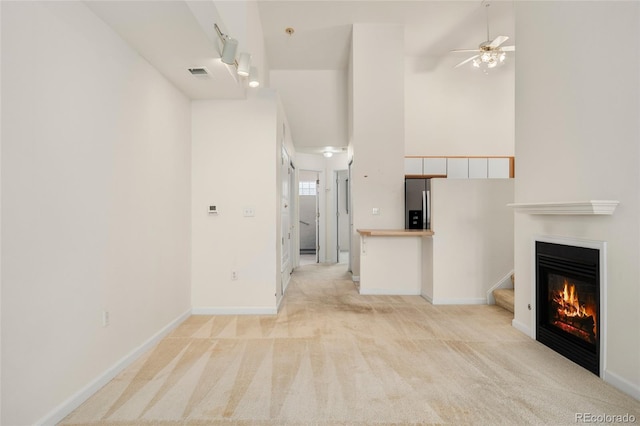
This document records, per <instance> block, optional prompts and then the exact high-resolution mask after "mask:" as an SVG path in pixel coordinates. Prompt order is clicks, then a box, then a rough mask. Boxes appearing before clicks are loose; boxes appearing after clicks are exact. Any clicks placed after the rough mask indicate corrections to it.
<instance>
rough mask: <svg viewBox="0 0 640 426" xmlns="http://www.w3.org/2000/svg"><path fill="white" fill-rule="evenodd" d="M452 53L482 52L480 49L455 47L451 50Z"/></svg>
mask: <svg viewBox="0 0 640 426" xmlns="http://www.w3.org/2000/svg"><path fill="white" fill-rule="evenodd" d="M450 52H451V53H461V52H462V53H468V52H481V50H480V49H455V50H451V51H450Z"/></svg>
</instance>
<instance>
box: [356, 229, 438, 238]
mask: <svg viewBox="0 0 640 426" xmlns="http://www.w3.org/2000/svg"><path fill="white" fill-rule="evenodd" d="M358 233H359V234H360V235H362V236H366V237H430V236H432V235H433V231H432V230H431V229H358Z"/></svg>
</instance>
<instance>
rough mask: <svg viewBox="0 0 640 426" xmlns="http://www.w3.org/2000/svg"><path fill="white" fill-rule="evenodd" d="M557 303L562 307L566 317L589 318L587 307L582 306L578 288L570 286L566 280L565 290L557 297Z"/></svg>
mask: <svg viewBox="0 0 640 426" xmlns="http://www.w3.org/2000/svg"><path fill="white" fill-rule="evenodd" d="M556 302H557V303H558V304H559V305H560V306H561V309H562V310H563V312H562V313H563V314H564V315H565V316H568V317H578V318H582V317H586V316H589V315H588V314H587V310H586V308H585V305H584V304H580V300H579V299H578V292H577V291H576V286H575V285H573V284H571V285H569V283H567V281H566V280H565V281H564V289H563V290H562V291H561V292H559V293H558V295H557V297H556Z"/></svg>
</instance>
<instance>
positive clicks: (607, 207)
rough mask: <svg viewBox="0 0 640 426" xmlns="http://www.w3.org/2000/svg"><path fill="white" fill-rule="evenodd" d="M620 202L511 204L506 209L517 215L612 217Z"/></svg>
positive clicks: (591, 201)
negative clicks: (509, 208) (508, 208)
mask: <svg viewBox="0 0 640 426" xmlns="http://www.w3.org/2000/svg"><path fill="white" fill-rule="evenodd" d="M619 203H620V202H619V201H614V200H589V201H569V202H549V203H546V202H545V203H512V204H507V206H508V207H513V209H514V210H515V211H516V212H518V213H526V214H555V215H612V214H613V212H614V211H615V209H616V207H617V206H618V204H619Z"/></svg>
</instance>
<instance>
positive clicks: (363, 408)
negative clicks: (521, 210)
mask: <svg viewBox="0 0 640 426" xmlns="http://www.w3.org/2000/svg"><path fill="white" fill-rule="evenodd" d="M345 269H346V266H345V265H331V266H327V265H308V266H305V267H303V268H301V270H299V271H296V272H294V274H293V278H292V281H291V284H290V286H289V289H288V291H287V294H286V296H285V300H284V302H283V306H282V308H281V311H280V313H279V314H278V315H277V316H192V317H191V318H189V319H188V320H187V321H185V322H184V323H183V324H182V325H180V326H179V327H178V328H177V329H176V330H175V331H174V332H173V333H172V334H171V335H170V336H168V337H167V338H165V339H164V340H163V341H162V342H161V343H160V344H159V345H158V346H157V347H156V348H155V349H153V350H152V351H150V352H149V353H148V354H146V355H145V356H143V357H142V358H141V359H139V360H138V361H137V362H135V363H134V364H133V365H132V366H130V367H129V368H128V369H126V370H125V371H124V372H123V373H122V374H120V375H119V376H118V377H117V378H116V379H114V380H113V381H111V382H110V383H109V384H107V385H106V386H105V387H104V388H103V389H101V390H100V391H99V392H97V393H96V394H95V395H94V396H93V397H91V398H90V399H89V400H88V401H86V403H84V404H83V405H82V406H81V407H79V408H78V409H77V410H76V411H74V412H73V413H72V414H70V415H69V416H68V417H67V418H66V419H65V420H64V421H63V422H62V424H65V425H78V424H82V425H91V424H100V425H218V424H219V425H298V424H304V425H374V424H398V425H405V424H454V425H461V424H486V425H499V424H508V425H512V424H550V425H557V424H567V425H569V424H576V422H575V420H576V413H591V414H593V415H602V414H610V415H618V414H620V415H623V414H626V413H629V414H631V415H634V416H635V417H636V419H637V420H636V421H637V422H640V402H639V401H637V400H635V399H633V398H631V397H629V396H626V395H624V394H623V393H621V392H619V391H618V390H616V389H614V388H613V387H611V386H609V385H608V384H606V383H604V382H603V381H602V380H601V379H599V378H598V377H596V376H595V375H593V374H591V373H589V372H588V371H586V370H584V369H583V368H581V367H579V366H577V365H575V364H574V363H572V362H571V361H568V360H566V359H565V358H563V357H562V356H560V355H558V354H556V353H555V352H553V351H551V350H550V349H548V348H546V347H545V346H543V345H541V344H539V343H537V342H535V341H533V340H531V339H529V338H528V337H526V336H524V335H523V334H522V333H520V332H518V331H517V330H515V329H514V328H513V327H511V318H512V314H511V313H510V312H507V311H506V310H503V309H501V308H499V307H496V306H432V305H430V304H429V303H428V302H426V301H425V300H423V299H422V298H420V297H418V296H360V295H358V293H357V292H356V290H355V287H354V285H353V283H352V282H351V281H350V279H349V276H348V275H347V274H346V272H345Z"/></svg>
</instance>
